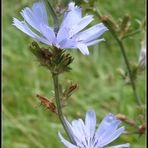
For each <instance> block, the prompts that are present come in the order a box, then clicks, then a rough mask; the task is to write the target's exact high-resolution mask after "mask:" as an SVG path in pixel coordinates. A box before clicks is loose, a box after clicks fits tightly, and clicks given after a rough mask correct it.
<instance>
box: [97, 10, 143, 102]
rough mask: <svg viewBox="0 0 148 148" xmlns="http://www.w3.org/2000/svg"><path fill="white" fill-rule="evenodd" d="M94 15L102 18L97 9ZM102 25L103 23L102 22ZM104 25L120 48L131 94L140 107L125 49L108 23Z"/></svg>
mask: <svg viewBox="0 0 148 148" xmlns="http://www.w3.org/2000/svg"><path fill="white" fill-rule="evenodd" d="M96 13H97V15H98V16H99V18H100V19H102V16H101V15H100V12H99V11H98V9H97V11H96ZM103 23H104V22H103ZM104 24H105V25H106V27H107V28H108V29H109V30H110V32H111V34H112V36H113V37H114V39H115V40H116V41H117V43H118V45H119V47H120V50H121V53H122V55H123V58H124V61H125V64H126V67H127V70H128V73H129V77H130V82H131V86H132V89H133V93H134V96H135V99H136V102H137V104H138V105H141V100H140V97H139V96H138V94H137V90H136V85H135V81H134V79H133V77H132V71H131V67H130V64H129V61H128V58H127V55H126V52H125V47H124V45H123V42H122V40H121V39H120V38H119V37H118V36H117V34H116V31H115V30H114V29H113V27H112V26H111V25H110V23H109V22H108V21H105V23H104Z"/></svg>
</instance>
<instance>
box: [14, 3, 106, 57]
mask: <svg viewBox="0 0 148 148" xmlns="http://www.w3.org/2000/svg"><path fill="white" fill-rule="evenodd" d="M21 15H22V17H23V18H24V21H19V20H18V19H16V18H13V25H14V26H16V27H17V28H18V29H20V30H21V31H23V32H24V33H26V34H27V35H29V36H30V37H32V38H34V39H36V40H38V41H40V42H42V43H45V44H47V45H51V46H56V47H57V48H60V49H64V48H73V49H76V48H78V49H79V50H80V51H81V52H82V53H83V54H84V55H88V54H89V51H88V48H87V47H88V46H91V45H94V44H97V43H99V42H101V41H104V39H103V38H102V39H97V38H98V37H99V36H100V35H102V34H103V33H104V32H105V31H107V30H108V29H107V28H106V27H105V26H104V25H103V24H102V23H100V24H96V25H94V26H93V27H90V28H89V29H86V30H83V29H84V28H85V27H86V26H87V25H88V24H89V23H90V22H92V20H93V16H92V15H86V16H84V17H82V11H81V8H79V7H77V6H75V3H73V2H71V3H69V7H68V10H67V11H66V12H65V14H64V19H63V21H62V24H61V26H60V28H59V31H58V33H57V35H56V34H55V32H54V29H53V28H52V27H50V26H49V24H48V17H47V13H46V9H45V6H44V4H43V2H36V3H34V4H33V6H32V9H30V8H28V7H26V8H24V9H23V10H22V11H21ZM32 29H34V30H36V33H35V32H34V31H33V30H32Z"/></svg>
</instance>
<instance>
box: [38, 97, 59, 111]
mask: <svg viewBox="0 0 148 148" xmlns="http://www.w3.org/2000/svg"><path fill="white" fill-rule="evenodd" d="M36 96H37V97H38V99H39V100H40V101H41V105H43V106H45V107H46V108H47V109H49V110H50V111H52V112H54V113H57V108H56V106H55V104H54V102H53V101H51V100H48V99H47V98H45V97H43V96H41V95H38V94H37V95H36Z"/></svg>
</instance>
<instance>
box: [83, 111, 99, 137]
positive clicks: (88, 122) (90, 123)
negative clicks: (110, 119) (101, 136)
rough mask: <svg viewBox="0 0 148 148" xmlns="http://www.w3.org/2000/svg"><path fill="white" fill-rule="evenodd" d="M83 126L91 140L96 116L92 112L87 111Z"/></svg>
mask: <svg viewBox="0 0 148 148" xmlns="http://www.w3.org/2000/svg"><path fill="white" fill-rule="evenodd" d="M85 126H86V130H87V133H88V136H89V137H90V138H91V139H92V138H93V136H94V132H95V127H96V114H95V112H94V111H93V110H90V111H87V113H86V117H85Z"/></svg>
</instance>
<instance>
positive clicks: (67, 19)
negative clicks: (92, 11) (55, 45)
mask: <svg viewBox="0 0 148 148" xmlns="http://www.w3.org/2000/svg"><path fill="white" fill-rule="evenodd" d="M80 20H81V9H80V8H78V7H75V6H74V3H70V4H69V10H68V12H66V14H65V16H64V19H63V21H62V24H61V26H60V29H59V32H58V34H57V40H58V42H61V41H62V40H64V39H65V38H68V35H69V34H68V33H69V31H70V29H71V28H72V27H73V26H75V25H76V24H77V23H78V22H79V21H80ZM64 32H65V33H64Z"/></svg>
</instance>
